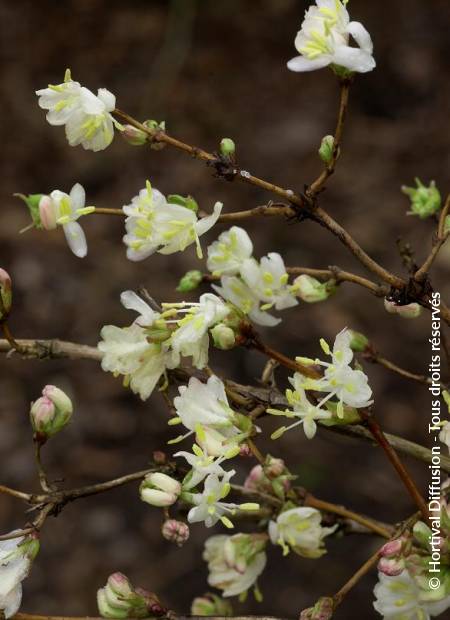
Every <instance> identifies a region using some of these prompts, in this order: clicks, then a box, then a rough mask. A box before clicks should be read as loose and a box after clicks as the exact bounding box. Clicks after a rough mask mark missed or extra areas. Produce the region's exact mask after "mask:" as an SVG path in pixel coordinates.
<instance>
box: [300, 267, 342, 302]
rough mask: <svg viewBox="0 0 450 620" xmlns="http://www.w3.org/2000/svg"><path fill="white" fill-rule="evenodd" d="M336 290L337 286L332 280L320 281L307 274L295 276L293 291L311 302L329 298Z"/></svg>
mask: <svg viewBox="0 0 450 620" xmlns="http://www.w3.org/2000/svg"><path fill="white" fill-rule="evenodd" d="M335 290H336V288H335V286H334V283H333V282H332V281H331V280H330V281H329V282H319V280H316V278H312V277H311V276H308V275H306V274H302V275H300V276H298V277H297V278H295V280H294V282H293V285H292V292H293V293H294V294H295V295H297V297H300V299H302V300H303V301H305V302H306V303H309V304H314V303H317V302H318V301H324V300H325V299H328V297H330V295H332V294H333V293H334V292H335Z"/></svg>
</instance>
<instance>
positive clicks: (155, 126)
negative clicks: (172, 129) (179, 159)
mask: <svg viewBox="0 0 450 620" xmlns="http://www.w3.org/2000/svg"><path fill="white" fill-rule="evenodd" d="M143 124H144V125H145V126H146V127H148V128H149V129H152V130H153V131H154V132H155V134H157V133H160V132H161V133H164V132H165V131H166V123H165V121H160V122H158V121H155V120H148V121H144V123H143ZM147 142H149V143H150V148H151V149H153V150H154V151H160V150H161V149H163V148H164V147H165V146H166V145H165V143H164V142H158V140H154V139H153V138H152V137H151V136H147Z"/></svg>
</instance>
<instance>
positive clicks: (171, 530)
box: [161, 519, 189, 547]
mask: <svg viewBox="0 0 450 620" xmlns="http://www.w3.org/2000/svg"><path fill="white" fill-rule="evenodd" d="M161 532H162V535H163V537H164V538H165V539H166V540H168V541H169V542H174V543H175V544H177V545H178V546H179V547H182V546H183V544H184V543H185V542H186V541H187V540H188V538H189V526H188V525H187V523H184V522H183V521H177V520H176V519H167V520H166V521H164V523H163V526H162V528H161Z"/></svg>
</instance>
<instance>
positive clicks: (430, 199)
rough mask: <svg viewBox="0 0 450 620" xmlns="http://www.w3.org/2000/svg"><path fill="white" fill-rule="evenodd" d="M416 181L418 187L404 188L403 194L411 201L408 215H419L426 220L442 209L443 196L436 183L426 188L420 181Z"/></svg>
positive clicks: (432, 182)
mask: <svg viewBox="0 0 450 620" xmlns="http://www.w3.org/2000/svg"><path fill="white" fill-rule="evenodd" d="M414 180H415V182H416V186H417V187H406V186H405V185H403V186H402V192H403V193H404V194H406V195H407V196H409V198H410V200H411V211H408V215H417V216H419V217H420V218H421V219H425V218H427V217H430V215H433V213H436V211H439V209H440V208H441V194H440V192H439V190H438V188H437V187H436V184H435V182H434V181H431V183H430V185H429V186H428V187H426V186H425V185H424V184H423V183H422V181H421V180H420V179H418V178H416V179H414Z"/></svg>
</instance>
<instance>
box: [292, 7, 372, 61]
mask: <svg viewBox="0 0 450 620" xmlns="http://www.w3.org/2000/svg"><path fill="white" fill-rule="evenodd" d="M346 4H347V2H346V0H343V2H341V1H340V0H316V5H317V6H311V7H310V8H309V9H308V10H307V11H306V13H305V18H304V20H303V23H302V26H301V30H299V32H298V33H297V36H296V39H295V47H296V49H297V51H298V52H299V54H300V56H296V57H295V58H292V60H290V61H289V62H288V65H287V66H288V69H290V70H291V71H313V70H314V69H321V68H322V67H326V66H328V65H332V66H335V67H338V68H339V67H344V68H345V69H347V70H348V71H350V72H357V73H366V72H367V71H372V69H374V67H375V60H374V58H373V55H372V54H373V44H372V39H371V37H370V34H369V33H368V32H367V30H366V29H365V28H364V26H363V25H362V24H361V23H359V22H351V21H350V16H349V14H348V11H347V9H346V8H345V5H346ZM350 37H352V38H353V39H354V41H355V42H356V43H357V45H358V47H351V46H350V44H349V43H350Z"/></svg>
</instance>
